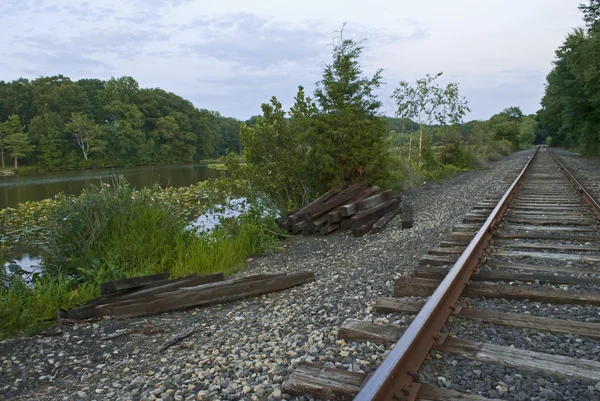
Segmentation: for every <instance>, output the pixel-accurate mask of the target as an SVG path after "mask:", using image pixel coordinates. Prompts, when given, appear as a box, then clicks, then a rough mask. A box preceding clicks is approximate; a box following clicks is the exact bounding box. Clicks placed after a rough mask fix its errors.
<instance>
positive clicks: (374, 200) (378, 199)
mask: <svg viewBox="0 0 600 401" xmlns="http://www.w3.org/2000/svg"><path fill="white" fill-rule="evenodd" d="M391 197H392V190H390V189H388V190H386V191H383V192H380V193H378V194H371V195H370V196H367V197H361V199H358V200H356V201H355V202H352V203H349V204H347V205H344V206H341V207H340V214H341V215H342V216H343V217H349V216H353V215H355V214H356V213H358V212H360V211H361V210H365V209H369V208H372V207H373V206H376V205H378V204H380V203H383V202H385V201H387V200H389V199H391Z"/></svg>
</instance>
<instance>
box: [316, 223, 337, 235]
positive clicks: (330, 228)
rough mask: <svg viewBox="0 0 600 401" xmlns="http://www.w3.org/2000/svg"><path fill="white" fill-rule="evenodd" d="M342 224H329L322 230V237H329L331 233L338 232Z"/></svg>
mask: <svg viewBox="0 0 600 401" xmlns="http://www.w3.org/2000/svg"><path fill="white" fill-rule="evenodd" d="M340 226H341V224H340V223H334V224H327V225H326V226H325V227H323V228H321V231H320V233H321V235H327V234H329V233H332V232H334V231H335V230H338V229H339V228H340Z"/></svg>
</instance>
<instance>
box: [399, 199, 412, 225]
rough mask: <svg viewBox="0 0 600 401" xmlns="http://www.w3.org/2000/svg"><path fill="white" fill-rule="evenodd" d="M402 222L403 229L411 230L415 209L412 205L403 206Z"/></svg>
mask: <svg viewBox="0 0 600 401" xmlns="http://www.w3.org/2000/svg"><path fill="white" fill-rule="evenodd" d="M400 220H402V228H411V227H412V226H413V224H414V219H413V207H412V205H411V204H410V203H404V204H403V205H402V213H401V215H400Z"/></svg>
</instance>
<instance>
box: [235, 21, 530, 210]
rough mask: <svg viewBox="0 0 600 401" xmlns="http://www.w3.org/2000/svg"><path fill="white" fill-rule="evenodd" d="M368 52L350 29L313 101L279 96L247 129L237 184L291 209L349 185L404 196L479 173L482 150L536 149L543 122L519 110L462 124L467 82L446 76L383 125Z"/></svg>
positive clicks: (422, 84) (407, 92)
mask: <svg viewBox="0 0 600 401" xmlns="http://www.w3.org/2000/svg"><path fill="white" fill-rule="evenodd" d="M362 51H363V47H362V45H361V44H360V42H357V41H354V40H351V39H347V38H345V37H344V34H343V28H342V30H341V31H340V32H339V37H338V38H337V39H336V40H335V41H334V43H333V44H332V57H331V60H330V62H329V63H328V64H326V65H325V67H324V68H323V71H322V77H321V79H320V80H319V81H318V82H317V86H316V89H315V91H314V93H313V94H312V96H310V95H309V94H307V93H306V92H305V90H304V88H303V87H302V86H299V87H298V92H297V94H296V96H295V98H294V104H293V106H292V107H291V108H290V109H289V110H284V108H283V106H282V104H281V102H280V101H279V100H278V99H277V97H275V96H273V97H272V98H271V99H270V101H269V102H268V103H264V104H263V105H262V111H263V113H262V115H260V116H254V117H252V118H251V119H250V120H249V121H248V122H247V123H245V124H243V125H242V127H241V132H240V144H241V148H242V152H241V155H237V154H230V155H228V156H227V157H226V161H227V167H228V169H229V171H230V172H231V174H232V176H233V178H237V179H242V180H245V181H247V182H249V183H251V186H252V187H253V188H255V189H257V190H258V191H259V192H261V193H263V194H266V195H268V198H269V199H270V200H272V201H273V203H274V204H275V205H277V206H278V207H279V208H281V209H284V210H291V209H293V208H296V207H299V206H302V205H306V204H307V203H308V202H310V201H311V200H313V199H315V198H316V197H317V196H318V195H319V194H321V193H323V192H324V191H325V190H327V189H328V188H331V187H333V186H334V185H336V184H338V183H339V182H341V181H364V182H366V183H368V184H373V185H379V186H380V187H382V188H398V189H399V188H400V187H401V186H402V185H403V184H404V183H405V181H407V180H408V179H409V176H411V175H413V176H419V177H423V176H425V177H427V178H441V177H442V176H444V175H447V174H449V173H451V172H454V171H456V169H460V168H471V167H472V166H473V162H474V160H475V159H476V158H477V157H479V156H480V154H479V153H480V152H481V149H485V150H484V151H483V156H484V157H487V156H490V155H496V154H498V149H499V148H502V149H504V150H505V152H510V151H511V150H512V149H516V148H519V147H523V146H527V145H529V144H531V143H532V142H533V139H534V138H535V135H536V130H537V124H536V121H535V118H534V117H533V116H524V115H523V113H522V112H521V110H520V109H519V108H518V107H512V108H509V109H506V110H504V111H502V112H501V113H499V114H498V115H496V116H494V117H492V119H490V121H486V122H481V121H474V122H471V123H467V124H462V118H463V116H464V115H465V114H466V112H467V111H469V109H468V103H467V100H466V99H465V98H464V97H462V96H460V93H459V86H458V83H449V84H447V85H446V86H441V85H440V84H439V83H438V81H437V80H438V78H439V77H440V76H441V75H442V74H441V73H438V74H436V75H434V76H431V75H426V76H425V78H422V79H419V80H417V81H416V82H415V83H414V84H411V83H408V82H405V81H402V82H400V84H399V86H398V88H397V89H396V90H395V91H394V94H393V99H394V101H395V102H396V105H397V112H396V117H395V118H391V117H385V116H383V114H382V113H381V110H380V109H381V105H382V102H381V100H380V99H379V96H378V92H379V89H380V88H381V85H382V70H376V71H375V72H374V74H373V75H371V76H369V75H366V74H365V73H364V70H363V66H362V64H361V59H360V58H361V54H362ZM413 134H414V135H413ZM415 135H418V136H417V137H416V138H415V145H413V136H415ZM498 143H500V145H501V146H498ZM436 145H439V146H436ZM413 148H414V150H413ZM420 181H421V182H422V178H421V180H420Z"/></svg>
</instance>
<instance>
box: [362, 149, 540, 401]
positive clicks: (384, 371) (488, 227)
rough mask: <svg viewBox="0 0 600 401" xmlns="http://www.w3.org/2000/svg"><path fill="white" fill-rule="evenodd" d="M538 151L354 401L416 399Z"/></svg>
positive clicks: (401, 400) (411, 400)
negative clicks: (421, 376) (423, 370)
mask: <svg viewBox="0 0 600 401" xmlns="http://www.w3.org/2000/svg"><path fill="white" fill-rule="evenodd" d="M538 150H539V146H538V147H537V148H536V149H535V151H534V153H533V155H532V156H531V157H530V159H529V160H528V161H527V164H526V165H525V167H523V169H522V170H521V172H520V173H519V176H518V177H517V178H516V179H515V180H514V181H513V183H512V184H511V186H510V187H509V189H508V190H507V191H506V193H505V194H504V195H503V196H502V198H501V199H500V201H499V202H498V204H497V205H496V207H495V208H494V210H493V211H492V213H491V214H490V215H489V217H488V218H487V220H486V221H485V223H484V224H483V225H482V226H481V228H480V229H479V231H478V232H477V234H475V237H474V238H473V239H472V240H471V242H470V243H469V245H468V246H467V248H466V249H465V250H464V252H463V253H462V254H461V255H460V257H459V258H458V260H457V261H456V263H455V264H454V265H453V266H452V268H451V269H450V271H449V272H448V274H447V275H446V277H445V278H444V279H443V280H442V282H441V283H440V285H439V286H438V288H437V289H436V290H435V291H434V293H433V294H432V295H431V297H430V298H429V300H428V301H427V302H426V303H425V305H424V306H423V308H421V311H420V312H419V313H418V314H417V316H416V317H415V319H414V320H413V322H412V323H411V324H410V326H409V327H408V328H407V329H406V330H405V332H404V333H403V334H402V337H400V339H399V340H398V342H397V343H396V344H395V346H394V348H392V350H391V351H390V353H389V354H388V356H387V357H386V358H385V359H384V360H383V362H382V363H381V365H380V366H379V367H378V368H377V370H376V371H375V372H374V373H373V375H372V376H371V377H370V378H369V379H368V380H367V381H366V383H364V384H363V387H362V388H361V389H360V391H359V392H358V394H357V395H356V397H355V398H354V401H384V400H385V401H388V400H389V401H392V400H396V401H413V400H415V399H416V398H417V395H418V391H419V387H420V384H419V383H418V373H417V372H418V370H419V368H420V367H421V365H422V364H423V361H424V360H425V358H426V357H427V355H428V354H429V351H430V350H431V348H432V346H433V345H434V343H435V341H436V339H437V338H439V336H440V330H441V329H442V327H443V326H444V324H445V323H446V321H447V320H448V317H449V316H450V315H451V314H452V312H453V311H454V310H455V309H456V307H455V304H456V301H457V300H458V298H459V297H460V295H461V294H462V292H463V290H464V288H465V285H466V284H467V281H468V280H469V278H470V277H471V275H472V274H473V271H474V270H475V268H476V267H477V265H478V264H479V262H480V259H481V257H482V256H483V253H484V252H485V250H486V248H487V247H488V245H489V243H490V241H491V239H492V233H493V230H494V228H495V226H496V224H497V222H499V221H500V220H501V219H502V218H503V217H504V215H505V213H506V210H507V208H508V205H509V204H510V202H511V200H512V198H513V197H514V195H515V193H516V191H517V189H518V188H519V186H520V185H521V182H522V181H523V178H524V177H525V174H526V172H527V169H528V168H529V166H530V165H531V162H532V160H533V159H534V158H535V156H536V154H537V152H538Z"/></svg>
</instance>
